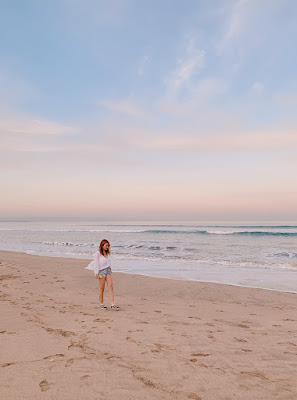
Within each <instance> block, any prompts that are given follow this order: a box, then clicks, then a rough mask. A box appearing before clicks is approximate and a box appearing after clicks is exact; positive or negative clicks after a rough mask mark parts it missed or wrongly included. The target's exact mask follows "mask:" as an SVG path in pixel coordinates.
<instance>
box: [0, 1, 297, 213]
mask: <svg viewBox="0 0 297 400" xmlns="http://www.w3.org/2000/svg"><path fill="white" fill-rule="evenodd" d="M296 15H297V4H296V2H295V1H293V0H283V1H278V0H262V1H257V0H234V1H233V0H232V1H231V0H224V1H223V0H221V1H218V0H213V1H211V2H208V1H198V0H196V1H190V0H188V1H186V2H181V1H172V0H171V1H169V0H168V1H166V0H164V1H162V2H153V1H148V0H147V1H141V0H137V1H136V0H135V1H130V0H129V1H128V0H127V1H125V0H122V1H119V0H117V1H114V0H110V1H108V2H106V1H100V0H97V1H95V0H92V1H88V0H85V1H82V0H81V1H77V0H60V1H42V2H41V1H30V0H28V1H26V2H24V1H15V0H13V1H2V2H1V4H0V52H1V53H0V54H1V57H0V135H1V148H0V156H1V161H0V168H1V171H0V176H1V181H2V182H3V183H2V187H3V189H4V193H5V195H4V197H3V201H2V205H1V206H0V216H1V217H5V216H16V217H18V216H19V217H23V216H26V217H29V216H33V217H34V216H50V217H55V216H59V217H61V216H72V215H73V216H82V217H84V216H86V217H92V216H94V217H95V216H96V217H103V216H105V217H106V218H115V219H118V218H120V219H166V218H168V219H204V220H205V219H226V220H227V219H228V220H229V219H272V220H275V219H297V191H296V185H295V184H294V182H295V181H296V173H297V158H296V156H297V129H296V111H295V110H296V106H297V74H296V57H297V56H296V51H295V48H294V46H295V44H294V43H295V41H296V40H295V39H296V37H297V25H296Z"/></svg>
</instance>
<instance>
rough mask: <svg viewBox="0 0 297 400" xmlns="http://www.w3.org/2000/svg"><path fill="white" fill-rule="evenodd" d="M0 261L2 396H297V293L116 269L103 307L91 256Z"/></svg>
mask: <svg viewBox="0 0 297 400" xmlns="http://www.w3.org/2000/svg"><path fill="white" fill-rule="evenodd" d="M0 262H1V264H0V271H1V273H0V275H1V277H0V279H1V286H2V287H1V300H2V301H1V326H0V340H1V354H0V371H1V374H0V387H1V389H0V395H1V398H2V399H5V400H12V399H13V400H19V399H28V400H29V399H30V400H32V399H55V400H56V399H65V400H66V399H71V400H73V399H80V400H81V399H83V400H88V399H96V400H99V399H100V400H101V399H102V400H103V399H106V400H119V399H120V400H126V399H127V400H128V399H129V400H130V399H141V400H146V399H147V400H151V399H196V400H197V399H203V400H221V399H222V400H223V399H224V400H231V399H240V400H245V399H249V400H251V399H253V400H255V399H269V400H271V399H275V400H276V399H279V400H296V399H297V294H294V293H282V292H276V291H269V290H263V289H253V288H244V287H236V286H230V285H223V284H215V283H201V282H189V281H178V280H170V279H161V278H150V277H145V276H140V275H130V274H123V273H117V272H113V280H114V291H115V300H116V303H117V304H119V305H120V306H121V307H122V308H121V310H120V311H112V310H108V311H105V310H101V309H99V301H98V292H99V290H98V289H99V285H98V281H97V280H96V279H94V278H93V273H92V272H91V271H87V270H85V269H84V267H85V266H86V265H87V261H85V260H77V259H69V258H52V257H40V256H32V255H26V254H22V253H12V252H4V251H2V252H0ZM105 303H106V304H107V305H108V306H109V305H110V304H109V297H108V292H107V289H106V292H105Z"/></svg>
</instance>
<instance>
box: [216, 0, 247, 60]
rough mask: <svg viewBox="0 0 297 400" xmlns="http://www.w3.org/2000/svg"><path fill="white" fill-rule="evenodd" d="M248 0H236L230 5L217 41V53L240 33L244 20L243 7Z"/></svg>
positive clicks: (224, 48) (222, 50) (225, 47)
mask: <svg viewBox="0 0 297 400" xmlns="http://www.w3.org/2000/svg"><path fill="white" fill-rule="evenodd" d="M248 2H249V0H237V1H235V2H234V4H233V6H232V7H231V9H230V11H229V17H228V22H227V26H226V30H225V33H224V34H223V37H222V39H221V40H220V41H219V43H218V51H219V53H222V52H224V51H225V50H226V49H227V48H228V47H229V45H230V44H231V43H232V42H233V41H234V39H237V38H238V37H239V35H240V34H241V32H242V30H243V27H244V21H245V19H244V17H245V7H246V5H247V4H248Z"/></svg>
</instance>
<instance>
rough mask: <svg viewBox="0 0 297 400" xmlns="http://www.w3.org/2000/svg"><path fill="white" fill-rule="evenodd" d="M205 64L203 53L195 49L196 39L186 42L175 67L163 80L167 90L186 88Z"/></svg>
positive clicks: (201, 50)
mask: <svg viewBox="0 0 297 400" xmlns="http://www.w3.org/2000/svg"><path fill="white" fill-rule="evenodd" d="M204 64H205V51H204V50H203V49H199V48H197V47H196V39H195V38H194V37H191V38H190V39H188V40H187V43H186V45H185V47H184V50H183V54H182V55H181V56H180V57H179V58H178V60H177V66H176V67H175V69H174V70H173V71H172V72H171V73H170V74H169V76H168V77H167V78H166V79H165V83H166V85H167V88H168V89H169V90H173V91H174V90H178V89H181V88H183V87H187V86H188V85H189V84H190V81H191V79H192V78H193V76H195V75H197V74H198V73H199V71H200V70H201V69H202V68H203V67H204Z"/></svg>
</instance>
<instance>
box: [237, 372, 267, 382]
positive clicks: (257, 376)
mask: <svg viewBox="0 0 297 400" xmlns="http://www.w3.org/2000/svg"><path fill="white" fill-rule="evenodd" d="M240 373H241V374H242V375H249V376H253V377H255V378H260V379H265V380H268V378H266V376H265V375H264V374H262V373H261V372H257V371H240Z"/></svg>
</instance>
